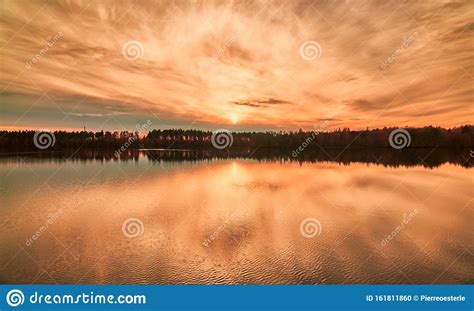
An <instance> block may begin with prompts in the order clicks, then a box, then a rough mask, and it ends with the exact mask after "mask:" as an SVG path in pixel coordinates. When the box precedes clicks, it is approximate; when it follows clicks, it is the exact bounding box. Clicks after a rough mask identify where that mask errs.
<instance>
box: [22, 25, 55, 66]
mask: <svg viewBox="0 0 474 311" xmlns="http://www.w3.org/2000/svg"><path fill="white" fill-rule="evenodd" d="M63 36H64V34H63V32H62V31H60V32H58V33H57V34H55V35H54V36H52V37H48V39H47V40H46V44H45V45H44V46H43V47H42V48H41V50H39V52H38V53H37V54H36V55H35V56H33V57H32V58H31V59H30V60H29V61H27V62H26V65H25V66H26V69H31V67H33V65H34V64H36V63H37V62H38V61H39V60H40V58H41V57H43V56H44V55H46V53H48V51H49V49H50V48H52V47H53V46H54V45H55V44H56V42H58V41H59V39H61V38H62V37H63Z"/></svg>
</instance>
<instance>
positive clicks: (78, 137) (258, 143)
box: [0, 125, 474, 152]
mask: <svg viewBox="0 0 474 311" xmlns="http://www.w3.org/2000/svg"><path fill="white" fill-rule="evenodd" d="M397 130H399V129H398V128H381V129H366V130H350V129H346V128H345V129H338V130H334V131H318V130H315V131H303V130H299V131H288V132H287V131H279V132H275V131H267V132H228V133H221V135H224V136H227V137H221V139H224V140H225V141H223V143H224V146H225V148H224V149H229V150H255V149H257V148H263V149H266V148H268V149H278V150H282V151H288V152H292V151H293V150H299V149H301V148H302V146H304V149H305V150H306V149H308V150H319V148H321V147H323V148H390V147H391V139H392V138H391V137H390V135H391V133H392V132H394V131H397ZM404 130H405V131H406V132H408V135H409V137H408V140H409V142H407V145H406V146H405V147H406V148H431V147H440V148H472V147H473V146H474V144H473V138H474V126H472V125H464V126H460V127H455V128H450V129H445V128H441V127H433V126H427V127H422V128H404ZM217 134H218V135H216V132H214V135H213V132H212V131H202V130H184V129H166V130H151V131H149V132H147V133H143V132H142V133H140V132H128V131H120V132H119V131H115V132H111V131H105V132H104V131H100V132H92V131H71V132H67V131H55V132H51V133H49V135H50V136H51V137H50V138H51V139H52V140H51V144H50V146H48V148H45V150H70V149H78V148H81V149H93V150H94V149H103V150H119V149H120V148H122V149H124V148H123V146H124V145H126V148H125V149H154V148H162V149H216V148H214V145H213V142H214V143H215V142H216V139H219V133H217ZM35 135H36V136H35ZM38 137H41V136H38V132H36V131H30V130H25V131H0V150H2V151H3V152H5V151H7V152H15V151H32V150H38V147H37V145H36V144H35V140H38ZM392 140H393V139H392Z"/></svg>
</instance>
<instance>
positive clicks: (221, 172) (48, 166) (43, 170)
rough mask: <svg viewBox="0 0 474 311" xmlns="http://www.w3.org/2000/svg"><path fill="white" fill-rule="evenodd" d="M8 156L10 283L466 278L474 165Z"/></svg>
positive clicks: (471, 249)
mask: <svg viewBox="0 0 474 311" xmlns="http://www.w3.org/2000/svg"><path fill="white" fill-rule="evenodd" d="M145 153H146V151H139V152H137V153H136V155H135V156H133V157H130V158H129V159H122V160H118V159H111V158H103V157H88V158H78V157H73V158H66V159H65V158H64V157H59V156H52V155H45V156H41V157H35V156H31V155H28V154H25V155H21V156H4V157H1V158H0V178H1V179H0V181H1V186H0V250H1V252H0V282H1V283H64V284H76V283H93V284H109V283H117V284H184V283H186V284H196V283H199V284H201V283H204V284H235V283H239V284H242V283H243V284H247V283H252V284H253V283H256V284H346V283H347V284H368V283H378V284H399V283H400V284H401V283H403V284H431V283H434V284H441V283H443V284H445V283H453V284H466V283H473V282H474V274H473V271H474V235H473V230H472V224H473V223H474V210H473V204H472V197H473V179H472V169H471V168H470V166H466V165H460V164H457V163H450V162H444V163H441V164H439V165H437V166H435V167H429V166H426V165H423V163H422V162H423V161H420V165H396V166H394V165H382V164H383V163H382V164H380V163H379V162H378V161H375V160H374V161H372V162H370V163H369V162H367V163H364V162H360V161H354V162H350V161H349V162H348V163H340V162H332V161H313V162H305V161H303V162H297V161H286V160H277V159H273V158H272V159H244V158H228V159H225V158H212V157H211V158H207V159H200V160H197V161H194V160H193V161H187V160H180V161H163V160H162V159H156V158H155V159H154V158H150V156H146V155H145Z"/></svg>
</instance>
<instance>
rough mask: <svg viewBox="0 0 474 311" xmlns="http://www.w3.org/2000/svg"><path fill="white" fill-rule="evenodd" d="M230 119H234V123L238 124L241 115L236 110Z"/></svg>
mask: <svg viewBox="0 0 474 311" xmlns="http://www.w3.org/2000/svg"><path fill="white" fill-rule="evenodd" d="M230 120H231V121H232V124H237V123H239V116H238V115H237V114H236V113H235V112H234V113H231V114H230Z"/></svg>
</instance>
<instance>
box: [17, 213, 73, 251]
mask: <svg viewBox="0 0 474 311" xmlns="http://www.w3.org/2000/svg"><path fill="white" fill-rule="evenodd" d="M63 212H64V210H63V208H59V209H58V210H57V211H55V212H54V213H51V214H48V219H47V220H46V221H45V223H44V224H43V225H42V226H41V227H39V228H38V230H36V232H35V233H34V234H33V235H32V236H31V237H30V238H28V239H26V242H25V245H26V246H28V247H30V246H31V245H32V244H33V243H34V242H35V241H36V240H37V239H39V238H40V237H41V235H43V233H45V232H46V231H47V230H48V228H49V227H50V226H51V225H53V224H54V223H55V222H56V220H58V218H59V216H61V214H62V213H63Z"/></svg>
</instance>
